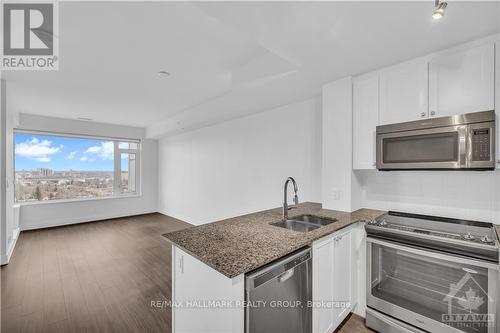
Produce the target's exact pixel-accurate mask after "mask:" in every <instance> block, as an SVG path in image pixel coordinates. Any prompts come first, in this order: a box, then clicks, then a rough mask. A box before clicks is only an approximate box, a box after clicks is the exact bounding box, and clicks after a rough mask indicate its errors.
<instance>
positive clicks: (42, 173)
mask: <svg viewBox="0 0 500 333" xmlns="http://www.w3.org/2000/svg"><path fill="white" fill-rule="evenodd" d="M37 172H38V174H39V175H40V176H43V177H49V176H52V175H53V174H54V170H52V169H47V168H38V169H37Z"/></svg>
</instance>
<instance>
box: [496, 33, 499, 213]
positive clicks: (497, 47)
mask: <svg viewBox="0 0 500 333" xmlns="http://www.w3.org/2000/svg"><path fill="white" fill-rule="evenodd" d="M495 53H496V54H495V56H496V61H495V73H496V87H497V89H496V94H495V98H496V100H495V113H496V123H497V130H496V133H495V135H496V137H497V143H496V147H497V155H496V159H497V170H500V90H499V89H500V39H499V40H497V42H496V46H495ZM498 217H499V218H500V212H499V213H498Z"/></svg>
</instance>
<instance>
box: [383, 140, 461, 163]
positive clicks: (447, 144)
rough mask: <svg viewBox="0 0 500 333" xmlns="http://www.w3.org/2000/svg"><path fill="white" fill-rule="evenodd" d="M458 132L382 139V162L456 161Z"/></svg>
mask: <svg viewBox="0 0 500 333" xmlns="http://www.w3.org/2000/svg"><path fill="white" fill-rule="evenodd" d="M457 160H458V133H457V132H450V133H437V134H426V135H413V136H405V137H395V138H384V139H383V161H384V163H386V164H387V163H428V162H456V161H457Z"/></svg>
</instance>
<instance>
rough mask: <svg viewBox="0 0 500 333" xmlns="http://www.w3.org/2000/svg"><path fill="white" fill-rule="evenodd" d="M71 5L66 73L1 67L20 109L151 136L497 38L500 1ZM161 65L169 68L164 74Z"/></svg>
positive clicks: (64, 47) (64, 48)
mask: <svg viewBox="0 0 500 333" xmlns="http://www.w3.org/2000/svg"><path fill="white" fill-rule="evenodd" d="M432 9H433V1H419V2H404V1H401V2H373V1H371V2H200V3H193V2H191V3H188V2H85V3H84V2H61V3H60V28H59V32H60V55H59V58H60V69H59V71H53V72H48V71H44V72H20V71H19V72H14V71H10V72H3V73H2V76H3V77H4V78H5V79H6V80H7V82H8V84H7V86H8V88H7V90H8V91H7V94H8V95H7V97H8V103H9V105H10V106H11V108H12V109H13V110H14V111H15V112H24V113H33V114H41V115H48V116H57V117H64V118H73V119H74V118H77V117H85V118H91V119H93V120H94V121H98V122H107V123H116V124H122V125H132V126H141V127H148V133H149V134H150V135H151V136H154V137H158V136H161V135H164V134H174V133H178V132H181V131H186V130H189V129H194V128H199V127H202V126H206V125H209V124H213V123H217V122H220V121H224V120H228V119H231V118H235V117H240V116H243V115H246V114H250V113H254V112H259V111H262V110H265V109H268V108H272V107H276V106H279V105H283V104H287V103H292V102H295V101H298V100H302V99H305V98H308V97H311V96H314V95H316V94H318V93H319V92H320V91H321V86H322V85H323V84H325V83H326V82H329V81H332V80H335V79H337V78H341V77H344V76H346V75H352V74H358V73H363V72H366V71H370V70H373V69H376V68H380V67H383V66H386V65H390V64H394V63H397V62H400V61H404V60H407V59H411V58H414V57H417V56H420V55H424V54H427V53H431V52H433V51H437V50H439V49H443V48H447V47H450V46H453V45H456V44H458V43H462V42H466V41H469V40H472V39H476V38H479V37H483V36H487V35H491V34H494V33H497V32H498V31H499V29H500V27H499V24H500V23H499V21H500V20H499V19H500V3H499V2H477V1H474V2H451V3H450V4H449V6H448V8H447V11H446V16H445V17H444V18H443V19H442V20H440V21H433V20H432V18H431V13H432ZM160 70H166V71H168V72H171V74H172V75H171V76H170V77H160V76H159V75H158V74H157V73H158V71H160Z"/></svg>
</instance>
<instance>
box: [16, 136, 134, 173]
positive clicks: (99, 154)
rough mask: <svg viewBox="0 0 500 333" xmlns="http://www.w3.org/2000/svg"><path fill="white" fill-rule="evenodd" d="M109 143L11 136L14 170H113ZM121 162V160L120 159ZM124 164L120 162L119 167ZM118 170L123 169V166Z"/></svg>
mask: <svg viewBox="0 0 500 333" xmlns="http://www.w3.org/2000/svg"><path fill="white" fill-rule="evenodd" d="M113 150H114V144H113V142H112V141H104V140H93V139H80V138H68V137H59V136H45V135H32V134H16V135H15V156H16V161H15V162H16V170H17V171H19V170H33V169H37V168H49V169H52V170H57V171H61V170H70V169H71V170H92V171H112V170H113V155H114V154H113ZM122 161H123V160H122ZM124 164H125V165H126V164H127V163H122V165H124ZM122 169H124V170H126V168H124V166H122Z"/></svg>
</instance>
